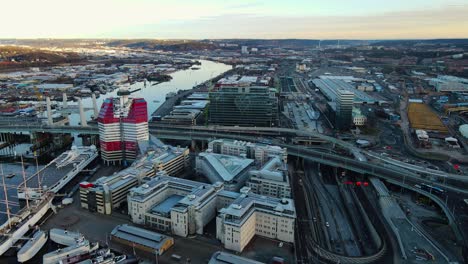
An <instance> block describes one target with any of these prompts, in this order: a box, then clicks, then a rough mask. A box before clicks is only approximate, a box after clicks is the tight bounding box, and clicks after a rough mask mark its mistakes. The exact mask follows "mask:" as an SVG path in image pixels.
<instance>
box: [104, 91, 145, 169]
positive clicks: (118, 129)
mask: <svg viewBox="0 0 468 264" xmlns="http://www.w3.org/2000/svg"><path fill="white" fill-rule="evenodd" d="M118 95H119V98H108V99H106V100H105V101H104V102H103V103H102V106H101V110H100V112H99V117H98V126H99V141H100V146H101V157H102V159H103V161H104V163H106V164H116V163H122V162H123V163H125V162H127V161H133V160H135V159H136V156H137V153H138V144H139V142H141V141H147V140H148V139H149V132H148V112H147V106H146V101H145V100H144V99H143V98H129V97H128V96H129V95H130V92H129V91H128V90H125V89H121V90H119V92H118Z"/></svg>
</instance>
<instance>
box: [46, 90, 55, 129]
mask: <svg viewBox="0 0 468 264" xmlns="http://www.w3.org/2000/svg"><path fill="white" fill-rule="evenodd" d="M46 104H47V124H48V125H49V126H51V125H53V124H54V122H53V120H52V107H51V103H50V97H48V96H47V97H46Z"/></svg>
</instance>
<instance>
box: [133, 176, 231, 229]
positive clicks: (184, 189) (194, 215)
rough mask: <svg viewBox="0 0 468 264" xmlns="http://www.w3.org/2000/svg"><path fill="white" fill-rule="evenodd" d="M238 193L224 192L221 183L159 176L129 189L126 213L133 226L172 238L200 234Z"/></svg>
mask: <svg viewBox="0 0 468 264" xmlns="http://www.w3.org/2000/svg"><path fill="white" fill-rule="evenodd" d="M239 195H240V194H238V193H232V192H227V191H224V190H223V184H222V183H219V182H218V183H215V184H206V183H200V182H195V181H190V180H185V179H180V178H175V177H170V176H167V175H164V174H162V173H160V174H158V175H157V176H156V177H155V178H152V179H150V180H149V181H147V182H145V183H144V184H143V185H140V186H138V187H135V188H133V189H131V190H130V193H129V195H128V198H127V199H128V214H129V215H130V217H131V219H132V222H133V223H135V224H140V225H146V226H149V227H152V228H154V229H157V230H161V231H166V232H171V233H173V234H175V235H178V236H182V237H187V236H188V235H194V234H203V228H204V226H205V225H206V224H208V222H210V221H211V220H212V219H213V218H214V217H215V216H216V212H217V210H218V209H220V208H222V207H225V206H226V205H227V204H230V203H231V202H232V201H233V200H234V199H236V198H237V197H238V196H239Z"/></svg>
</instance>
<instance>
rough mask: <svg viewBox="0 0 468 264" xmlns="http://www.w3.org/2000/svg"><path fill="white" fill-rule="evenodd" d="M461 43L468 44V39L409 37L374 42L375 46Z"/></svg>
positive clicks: (462, 44)
mask: <svg viewBox="0 0 468 264" xmlns="http://www.w3.org/2000/svg"><path fill="white" fill-rule="evenodd" d="M421 44H425V45H461V46H467V45H468V39H423V40H418V39H408V40H382V41H377V42H375V43H373V45H375V46H414V45H421Z"/></svg>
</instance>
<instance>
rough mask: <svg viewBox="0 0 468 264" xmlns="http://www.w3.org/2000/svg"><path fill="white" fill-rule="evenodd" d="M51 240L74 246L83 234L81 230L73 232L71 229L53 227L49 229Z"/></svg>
mask: <svg viewBox="0 0 468 264" xmlns="http://www.w3.org/2000/svg"><path fill="white" fill-rule="evenodd" d="M49 235H50V240H52V241H54V242H55V243H57V244H60V245H64V246H73V245H76V244H77V243H78V241H79V240H81V239H82V238H83V235H82V234H80V233H79V232H73V231H69V230H64V229H59V228H52V229H51V230H50V231H49Z"/></svg>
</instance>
